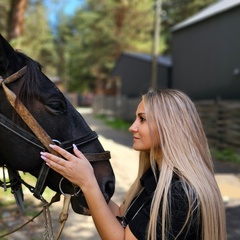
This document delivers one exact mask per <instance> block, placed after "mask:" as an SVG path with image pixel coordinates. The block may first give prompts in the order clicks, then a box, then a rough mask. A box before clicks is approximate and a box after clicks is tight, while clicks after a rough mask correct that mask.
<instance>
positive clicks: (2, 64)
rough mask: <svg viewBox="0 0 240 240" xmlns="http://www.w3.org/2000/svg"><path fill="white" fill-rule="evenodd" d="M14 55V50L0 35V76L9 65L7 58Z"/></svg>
mask: <svg viewBox="0 0 240 240" xmlns="http://www.w3.org/2000/svg"><path fill="white" fill-rule="evenodd" d="M13 54H15V51H14V49H13V48H12V46H11V45H10V44H9V43H8V41H7V40H6V39H5V38H4V37H3V36H2V35H1V34H0V74H1V73H3V72H5V71H6V70H7V67H8V65H9V58H8V56H12V55H13Z"/></svg>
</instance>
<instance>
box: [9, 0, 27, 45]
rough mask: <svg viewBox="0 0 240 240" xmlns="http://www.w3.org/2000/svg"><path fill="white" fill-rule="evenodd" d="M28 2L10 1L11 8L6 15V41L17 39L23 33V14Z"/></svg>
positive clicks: (20, 0) (22, 0)
mask: <svg viewBox="0 0 240 240" xmlns="http://www.w3.org/2000/svg"><path fill="white" fill-rule="evenodd" d="M27 3H28V0H11V8H10V11H9V15H8V40H9V41H10V40H11V39H13V38H17V37H19V36H21V35H22V32H23V20H24V13H25V10H26V7H27Z"/></svg>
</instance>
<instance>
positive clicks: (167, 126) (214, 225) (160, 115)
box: [123, 89, 226, 240]
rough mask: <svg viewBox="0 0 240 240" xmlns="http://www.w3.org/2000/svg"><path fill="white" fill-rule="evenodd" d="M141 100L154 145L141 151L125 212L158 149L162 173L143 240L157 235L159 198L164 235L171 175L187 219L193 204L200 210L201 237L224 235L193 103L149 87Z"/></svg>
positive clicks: (219, 239)
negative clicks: (179, 187) (183, 199)
mask: <svg viewBox="0 0 240 240" xmlns="http://www.w3.org/2000/svg"><path fill="white" fill-rule="evenodd" d="M143 101H144V105H145V113H146V119H147V122H148V125H149V129H150V133H151V135H152V141H153V144H152V145H153V146H154V147H152V149H151V150H150V152H140V157H139V170H138V176H137V178H136V180H135V181H134V183H133V185H132V186H131V188H130V189H129V191H128V193H127V196H126V200H125V204H124V206H123V212H124V211H126V209H127V208H128V206H129V204H130V203H131V201H132V200H133V198H134V197H135V196H136V194H137V193H138V192H139V191H140V189H141V184H140V178H141V176H142V175H143V174H144V172H146V170H147V169H148V168H149V167H152V169H153V171H154V172H156V169H155V168H156V161H155V159H156V158H155V156H159V152H161V156H162V159H161V166H160V172H161V173H160V177H159V179H158V183H157V187H156V190H155V193H154V196H153V201H152V204H151V214H150V222H149V226H148V233H147V238H146V239H151V240H155V239H156V229H157V217H158V213H159V211H158V210H159V207H160V202H162V239H163V240H167V239H168V235H167V234H166V233H167V232H169V231H168V229H169V224H170V213H169V211H171V209H170V206H169V202H170V199H168V198H169V196H170V194H168V193H169V189H170V186H171V181H172V177H173V174H177V175H178V177H179V179H180V181H181V184H182V187H183V189H184V191H185V193H186V195H187V198H188V201H189V212H188V219H186V222H185V224H187V222H188V220H189V219H190V218H191V217H192V216H191V212H192V211H193V208H194V207H196V203H197V207H198V211H201V212H200V215H201V224H200V226H201V227H202V229H201V236H202V240H210V239H211V240H225V239H226V222H225V219H226V218H225V209H224V205H223V201H222V197H221V194H220V191H219V188H218V185H217V182H216V180H215V177H214V170H213V163H212V158H211V155H210V152H209V147H208V142H207V139H206V136H205V133H204V131H203V127H202V123H201V120H200V118H199V116H198V113H197V111H196V108H195V106H194V104H193V102H192V101H191V100H190V98H189V97H188V96H186V95H185V94H184V93H182V92H180V91H178V90H173V89H165V90H158V91H154V92H149V93H147V94H145V95H143ZM156 128H157V130H158V131H156ZM156 133H157V134H156ZM156 135H157V136H156ZM154 141H155V142H154ZM183 228H184V227H183ZM182 230H183V229H182ZM180 233H181V232H180ZM180 233H179V234H180ZM175 239H177V236H176V238H175Z"/></svg>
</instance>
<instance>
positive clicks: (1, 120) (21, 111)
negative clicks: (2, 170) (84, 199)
mask: <svg viewBox="0 0 240 240" xmlns="http://www.w3.org/2000/svg"><path fill="white" fill-rule="evenodd" d="M26 71H27V66H25V67H23V68H21V69H20V70H19V71H17V72H16V73H14V74H12V75H11V76H9V77H7V78H5V79H1V78H0V86H2V87H3V90H4V93H5V95H6V98H7V99H8V101H9V103H10V104H11V105H12V107H13V108H14V109H15V111H16V112H17V113H18V115H19V116H20V117H21V118H22V119H23V121H24V122H25V123H26V125H27V126H28V127H29V128H30V129H31V130H32V132H33V133H34V134H35V136H34V135H33V134H31V133H30V132H28V131H26V130H25V129H23V128H21V127H20V126H18V125H16V124H14V123H13V122H12V121H11V120H9V119H8V118H6V117H5V116H4V115H2V114H1V113H0V125H1V126H3V127H5V128H6V129H8V130H9V131H11V132H13V133H14V134H16V135H18V136H19V137H21V138H22V139H24V140H25V141H28V142H29V143H31V144H33V145H34V146H35V147H38V148H39V149H40V150H41V151H45V150H47V151H49V152H50V153H53V154H55V155H57V156H59V154H58V153H57V152H55V151H54V150H52V149H51V148H50V147H49V144H55V143H56V141H55V140H52V139H51V137H50V136H49V135H48V134H47V133H46V132H45V130H44V129H43V128H42V127H41V126H40V125H39V123H38V122H37V121H36V120H35V118H34V117H33V116H32V114H31V113H30V112H29V110H28V109H27V108H26V107H25V106H24V104H23V103H22V102H21V101H20V100H18V103H17V104H15V102H16V95H15V93H14V92H12V91H11V90H10V89H9V88H8V87H7V86H6V85H7V84H9V83H12V82H14V81H16V80H17V79H19V78H20V77H22V76H23V75H24V74H25V73H26ZM97 138H98V135H97V134H96V132H94V131H92V132H91V133H90V134H88V135H86V136H82V137H80V138H78V139H73V140H71V141H65V142H62V143H60V142H58V141H57V142H58V145H60V146H61V147H63V148H64V149H66V150H69V149H71V148H72V144H73V143H75V144H76V145H77V146H80V145H82V144H86V143H88V142H91V141H93V140H95V139H97ZM84 155H85V156H86V157H87V159H88V160H89V161H90V162H95V161H105V160H109V159H110V158H111V156H110V152H109V151H103V152H101V153H84ZM6 167H7V166H6ZM48 172H49V167H48V166H47V165H46V163H45V162H43V164H42V168H41V170H40V173H39V175H38V178H37V182H36V186H35V187H31V186H30V185H28V184H26V183H25V182H24V181H23V180H20V179H18V181H20V183H23V184H24V185H25V186H27V187H28V188H29V190H30V191H31V192H32V193H33V195H34V197H36V198H38V199H40V200H42V201H45V200H44V199H43V197H42V193H43V191H44V187H45V182H46V179H47V176H48ZM60 184H61V183H59V186H60ZM1 185H4V186H6V184H5V183H2V184H1V181H0V186H1ZM29 186H30V187H29ZM60 188H61V187H60ZM60 191H61V189H60Z"/></svg>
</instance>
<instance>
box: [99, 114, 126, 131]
mask: <svg viewBox="0 0 240 240" xmlns="http://www.w3.org/2000/svg"><path fill="white" fill-rule="evenodd" d="M96 118H97V119H100V120H101V121H103V122H104V123H105V124H106V125H107V126H109V127H112V128H114V129H118V130H126V131H128V129H129V127H130V125H131V123H129V122H127V121H124V120H122V119H120V118H114V117H108V116H106V115H105V114H99V115H97V116H96Z"/></svg>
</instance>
